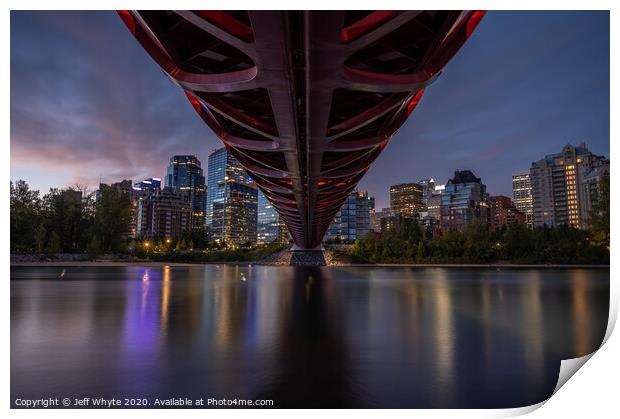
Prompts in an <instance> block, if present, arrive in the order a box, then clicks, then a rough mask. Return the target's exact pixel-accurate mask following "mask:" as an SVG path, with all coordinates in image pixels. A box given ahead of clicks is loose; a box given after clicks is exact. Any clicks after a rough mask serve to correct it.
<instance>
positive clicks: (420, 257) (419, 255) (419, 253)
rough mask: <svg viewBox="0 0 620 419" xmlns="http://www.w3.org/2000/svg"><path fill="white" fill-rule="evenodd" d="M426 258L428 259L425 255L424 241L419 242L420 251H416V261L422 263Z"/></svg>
mask: <svg viewBox="0 0 620 419" xmlns="http://www.w3.org/2000/svg"><path fill="white" fill-rule="evenodd" d="M425 257H426V254H425V251H424V242H423V241H419V242H418V250H417V251H416V255H415V259H416V261H417V262H422V261H423V260H424V258H425Z"/></svg>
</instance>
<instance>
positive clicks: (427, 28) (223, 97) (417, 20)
mask: <svg viewBox="0 0 620 419" xmlns="http://www.w3.org/2000/svg"><path fill="white" fill-rule="evenodd" d="M118 13H119V15H120V17H121V18H122V20H123V22H125V24H126V25H127V27H128V28H129V30H130V31H131V33H132V34H133V35H134V36H135V38H136V39H137V40H138V42H139V43H140V44H141V45H142V47H143V48H144V49H145V50H146V51H147V52H148V53H149V55H150V56H151V57H152V58H153V60H155V62H156V63H157V64H158V65H159V66H160V67H161V68H162V69H163V70H164V71H165V72H166V73H167V74H168V76H169V77H170V78H171V79H172V80H173V81H174V82H175V83H176V84H177V85H179V86H180V87H181V88H183V89H184V91H185V94H186V96H187V98H188V99H189V101H190V103H191V104H192V106H193V108H194V109H195V110H196V112H197V113H198V114H199V115H200V117H201V118H202V119H203V120H204V121H205V123H206V124H207V125H208V126H209V127H210V128H211V129H212V130H213V131H214V132H215V133H216V134H217V136H218V137H219V138H220V139H221V140H222V141H223V142H224V144H225V145H226V147H227V148H228V150H229V151H230V152H231V153H232V154H233V155H234V156H235V157H236V158H237V160H239V162H240V163H241V165H242V166H243V167H244V168H245V169H246V170H247V172H248V173H249V174H250V175H251V176H252V178H253V179H254V180H255V182H256V184H257V185H258V187H259V188H260V189H261V190H262V191H263V193H264V194H265V195H266V196H267V198H269V200H270V201H271V202H272V203H273V205H274V207H275V208H276V209H277V210H278V213H279V214H280V215H281V216H282V218H283V219H284V221H285V223H286V225H287V227H288V229H289V231H290V232H291V235H292V236H293V239H294V241H295V243H296V244H297V245H298V246H299V247H301V248H314V247H316V246H318V245H319V244H320V242H321V240H322V238H323V235H324V234H325V231H326V230H327V228H328V226H329V224H330V223H331V221H332V219H333V217H334V215H335V214H336V212H337V211H338V210H339V208H340V206H341V205H342V204H343V202H344V201H345V199H346V197H347V196H348V195H349V193H350V192H351V191H353V190H354V188H355V187H356V185H357V183H358V182H359V181H360V179H361V178H362V177H363V176H364V174H365V173H366V171H367V170H368V168H369V166H370V165H371V164H372V162H373V161H374V160H375V159H376V158H377V157H378V156H379V154H380V153H381V151H383V149H384V148H385V146H386V144H387V143H388V142H389V140H390V139H391V138H392V137H393V136H394V134H395V133H396V131H397V130H398V129H399V128H400V126H401V125H402V124H403V123H404V122H405V120H406V119H407V117H408V116H409V114H411V112H412V111H413V110H414V109H415V107H416V106H417V105H418V103H419V101H420V99H421V98H422V94H423V93H424V89H425V87H426V86H428V85H429V84H430V83H432V82H433V81H434V80H435V79H436V77H437V76H438V75H439V73H440V72H441V70H442V69H443V67H444V66H445V65H446V64H447V63H448V61H449V60H450V59H451V58H452V57H453V56H454V54H456V52H457V51H458V50H459V49H460V48H461V46H462V45H463V44H464V43H465V41H466V40H467V38H468V37H469V36H470V35H471V34H472V32H473V31H474V29H475V28H476V26H477V25H478V23H479V22H480V20H481V19H482V17H483V16H484V12H483V11H347V12H345V11H294V12H291V11H226V12H225V11H176V12H173V11H119V12H118Z"/></svg>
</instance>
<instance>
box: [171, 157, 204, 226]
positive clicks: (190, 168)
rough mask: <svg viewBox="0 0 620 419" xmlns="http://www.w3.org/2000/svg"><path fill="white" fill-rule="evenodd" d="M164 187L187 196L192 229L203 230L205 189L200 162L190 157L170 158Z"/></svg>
mask: <svg viewBox="0 0 620 419" xmlns="http://www.w3.org/2000/svg"><path fill="white" fill-rule="evenodd" d="M165 185H166V187H169V188H171V189H172V190H174V191H177V192H183V193H186V194H187V195H189V200H190V202H191V204H192V228H195V229H203V228H204V227H205V222H206V219H205V207H206V205H207V194H206V189H207V187H206V185H205V177H204V175H203V171H202V167H201V166H200V160H198V158H197V157H196V156H192V155H179V156H173V157H171V158H170V164H169V166H168V170H167V173H166V178H165Z"/></svg>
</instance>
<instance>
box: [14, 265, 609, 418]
mask: <svg viewBox="0 0 620 419" xmlns="http://www.w3.org/2000/svg"><path fill="white" fill-rule="evenodd" d="M63 272H64V273H63ZM61 278H62V279H61ZM608 309H609V269H603V268H598V269H586V268H584V269H582V268H566V269H561V268H559V269H556V268H540V269H532V268H518V269H516V268H515V269H505V268H502V269H495V268H438V267H435V268H423V267H420V268H405V267H394V268H380V267H338V268H336V267H329V268H327V267H322V268H318V267H317V268H294V267H269V266H236V265H195V266H173V267H145V266H128V267H103V266H101V267H100V266H95V267H93V266H89V267H67V268H66V269H65V268H62V267H51V266H46V267H12V268H11V322H10V327H11V403H12V405H13V406H15V400H16V399H17V398H21V399H36V398H44V397H58V398H67V397H68V398H70V399H72V400H74V399H75V398H83V397H88V398H97V397H103V398H112V397H116V398H121V399H124V398H138V399H147V402H148V403H149V404H150V405H151V407H152V402H153V400H154V399H155V398H162V399H163V398H171V397H182V398H185V397H187V398H191V399H198V398H205V399H207V398H215V399H221V398H226V399H229V400H230V399H240V400H246V399H247V400H257V399H261V400H273V406H275V407H294V408H295V407H299V408H301V407H304V408H311V407H384V408H397V407H398V408H433V407H443V408H453V407H455V408H498V407H518V406H525V405H530V404H533V403H537V402H540V401H542V400H544V399H546V398H548V397H549V396H550V395H551V393H552V391H553V389H554V387H555V385H556V381H557V376H558V371H559V367H560V360H562V359H565V358H573V357H578V356H583V355H586V354H588V353H590V352H592V351H593V350H595V349H597V348H598V347H599V345H600V344H601V342H602V339H603V336H604V334H605V329H606V326H607V316H608ZM231 407H234V406H231Z"/></svg>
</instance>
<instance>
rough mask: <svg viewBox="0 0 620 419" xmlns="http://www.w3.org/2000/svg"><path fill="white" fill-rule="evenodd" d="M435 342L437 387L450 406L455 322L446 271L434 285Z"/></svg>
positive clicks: (439, 274) (443, 399)
mask: <svg viewBox="0 0 620 419" xmlns="http://www.w3.org/2000/svg"><path fill="white" fill-rule="evenodd" d="M434 301H435V318H436V325H435V341H436V342H435V343H436V346H437V370H438V371H437V387H438V388H440V389H441V392H440V395H439V397H440V399H441V401H442V403H445V405H446V406H448V405H449V404H450V403H451V399H452V397H453V387H454V378H455V376H456V373H455V371H454V339H455V336H454V322H453V319H452V316H453V309H452V296H451V295H450V284H449V283H448V279H447V278H446V271H445V270H443V269H442V270H440V271H438V276H437V280H436V281H435V287H434Z"/></svg>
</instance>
